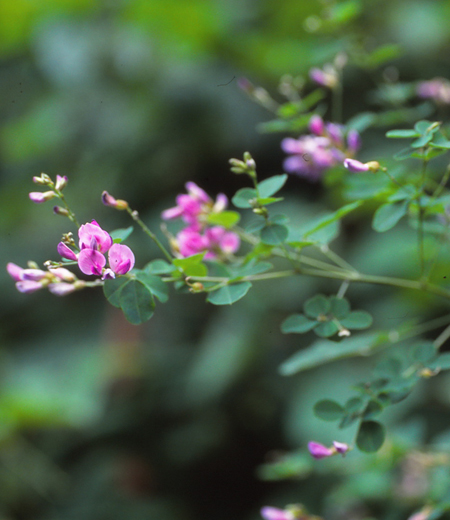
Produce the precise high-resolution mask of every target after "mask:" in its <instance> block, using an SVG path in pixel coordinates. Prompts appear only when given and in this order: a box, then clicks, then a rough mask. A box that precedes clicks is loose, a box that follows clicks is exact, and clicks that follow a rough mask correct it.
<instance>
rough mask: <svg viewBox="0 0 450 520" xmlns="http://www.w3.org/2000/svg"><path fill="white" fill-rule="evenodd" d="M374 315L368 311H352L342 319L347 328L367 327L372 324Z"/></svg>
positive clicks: (358, 328)
mask: <svg viewBox="0 0 450 520" xmlns="http://www.w3.org/2000/svg"><path fill="white" fill-rule="evenodd" d="M372 321H373V320H372V316H371V315H370V314H369V313H368V312H366V311H352V312H351V313H350V314H349V315H348V316H347V317H346V318H344V319H342V320H340V322H341V324H342V325H343V326H344V327H345V328H347V329H351V330H352V329H355V330H360V329H367V327H370V326H371V325H372Z"/></svg>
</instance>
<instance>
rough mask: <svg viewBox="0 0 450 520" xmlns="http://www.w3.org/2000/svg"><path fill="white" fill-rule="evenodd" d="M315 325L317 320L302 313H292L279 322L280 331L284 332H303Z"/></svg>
mask: <svg viewBox="0 0 450 520" xmlns="http://www.w3.org/2000/svg"><path fill="white" fill-rule="evenodd" d="M316 325H317V321H312V320H310V319H308V318H307V317H306V316H304V315H303V314H293V315H292V316H289V317H288V318H286V319H285V320H284V321H283V323H282V324H281V332H283V333H284V334H291V333H298V334H303V333H304V332H308V331H309V330H311V329H313V328H314V327H315V326H316Z"/></svg>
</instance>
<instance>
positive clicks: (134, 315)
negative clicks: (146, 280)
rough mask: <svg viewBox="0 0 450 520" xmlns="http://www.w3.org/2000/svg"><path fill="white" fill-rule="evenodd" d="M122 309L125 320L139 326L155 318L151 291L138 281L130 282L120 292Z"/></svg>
mask: <svg viewBox="0 0 450 520" xmlns="http://www.w3.org/2000/svg"><path fill="white" fill-rule="evenodd" d="M119 300H120V307H121V309H122V311H123V313H124V314H125V318H126V319H127V320H128V321H129V322H130V323H133V325H139V324H140V323H143V322H144V321H147V320H149V319H150V318H151V317H152V316H153V310H154V308H155V302H154V301H153V296H152V293H151V292H150V289H148V287H146V286H145V285H144V284H143V283H141V282H139V281H138V280H130V281H129V282H128V283H127V284H126V285H125V286H124V287H123V288H122V290H121V291H120V296H119Z"/></svg>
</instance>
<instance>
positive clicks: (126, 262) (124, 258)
mask: <svg viewBox="0 0 450 520" xmlns="http://www.w3.org/2000/svg"><path fill="white" fill-rule="evenodd" d="M108 260H109V266H110V268H111V269H112V271H113V272H114V273H115V274H126V273H128V271H131V269H133V267H134V254H133V251H131V249H130V248H129V247H128V246H125V245H122V244H113V245H112V246H111V248H110V250H109V252H108Z"/></svg>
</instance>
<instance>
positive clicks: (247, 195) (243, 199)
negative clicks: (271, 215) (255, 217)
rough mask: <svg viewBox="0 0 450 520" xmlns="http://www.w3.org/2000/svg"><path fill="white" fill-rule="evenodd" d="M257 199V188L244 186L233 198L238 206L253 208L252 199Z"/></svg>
mask: <svg viewBox="0 0 450 520" xmlns="http://www.w3.org/2000/svg"><path fill="white" fill-rule="evenodd" d="M253 199H256V190H254V189H252V188H242V189H240V190H238V191H237V192H236V194H235V195H234V197H233V198H232V199H231V201H232V202H233V204H234V205H235V206H236V207H237V208H251V207H252V206H251V204H250V202H249V201H250V200H253Z"/></svg>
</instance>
